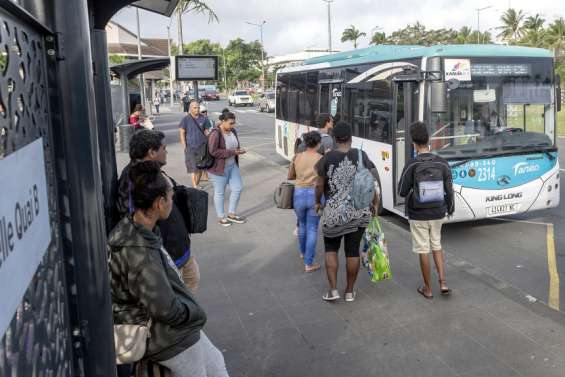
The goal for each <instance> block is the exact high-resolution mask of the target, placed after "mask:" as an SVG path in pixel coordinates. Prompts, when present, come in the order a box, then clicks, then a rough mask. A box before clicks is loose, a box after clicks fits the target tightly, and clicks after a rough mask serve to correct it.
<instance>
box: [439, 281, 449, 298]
mask: <svg viewBox="0 0 565 377" xmlns="http://www.w3.org/2000/svg"><path fill="white" fill-rule="evenodd" d="M442 284H445V280H443V281H442V280H440V281H439V286H440V291H441V295H442V296H449V295H450V294H451V289H449V288H447V289H444V288H441V285H442Z"/></svg>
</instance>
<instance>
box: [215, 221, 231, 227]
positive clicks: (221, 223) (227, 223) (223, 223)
mask: <svg viewBox="0 0 565 377" xmlns="http://www.w3.org/2000/svg"><path fill="white" fill-rule="evenodd" d="M218 223H219V224H220V225H221V226H225V227H228V226H231V222H229V221H228V220H226V219H221V220H220V221H218Z"/></svg>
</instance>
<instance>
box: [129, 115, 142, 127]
mask: <svg viewBox="0 0 565 377" xmlns="http://www.w3.org/2000/svg"><path fill="white" fill-rule="evenodd" d="M129 124H133V127H134V128H141V124H139V115H135V114H131V115H130V116H129Z"/></svg>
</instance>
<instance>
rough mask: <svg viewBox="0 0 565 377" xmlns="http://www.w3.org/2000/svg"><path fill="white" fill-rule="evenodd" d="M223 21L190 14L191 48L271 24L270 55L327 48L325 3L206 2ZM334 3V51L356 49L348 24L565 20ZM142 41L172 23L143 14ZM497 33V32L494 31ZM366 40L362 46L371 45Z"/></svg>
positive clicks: (563, 9)
mask: <svg viewBox="0 0 565 377" xmlns="http://www.w3.org/2000/svg"><path fill="white" fill-rule="evenodd" d="M206 2H207V3H208V4H209V5H210V7H212V9H214V11H215V12H216V13H217V14H218V17H219V19H220V22H219V23H212V24H208V22H207V21H208V19H207V17H206V16H203V15H198V14H196V15H185V16H184V19H183V24H184V29H183V30H184V40H185V43H186V42H188V41H191V40H195V39H201V38H206V39H210V40H212V41H216V42H219V43H221V44H222V45H225V44H226V43H227V42H228V41H229V40H231V39H234V38H237V37H240V38H243V39H244V40H247V41H252V40H256V39H259V28H257V27H254V26H250V25H247V24H246V23H245V21H250V22H254V23H260V22H261V21H263V20H265V21H267V23H266V24H265V26H264V35H263V38H264V43H265V49H266V51H267V52H268V53H269V55H270V56H275V55H280V54H286V53H292V52H298V51H302V50H304V49H306V48H315V47H319V48H327V44H328V42H327V41H328V32H327V7H326V3H325V2H323V1H322V0H206ZM400 3H401V2H400V1H398V0H396V1H395V0H392V1H391V0H384V1H383V0H334V3H333V4H332V33H333V35H332V40H333V44H334V48H337V49H342V50H347V49H351V48H352V45H351V43H346V44H343V43H341V42H340V39H341V33H342V31H343V29H344V28H345V27H347V26H348V25H351V24H353V25H355V26H356V27H357V28H359V29H360V30H361V31H364V32H366V33H367V35H368V36H369V35H371V33H372V31H373V30H374V29H375V27H379V28H380V30H382V31H385V32H386V33H387V34H388V33H390V32H392V31H394V30H397V29H399V28H402V27H404V26H405V25H407V24H408V23H415V22H416V21H420V22H421V23H423V24H425V25H426V27H428V28H442V27H446V28H455V29H458V28H460V27H461V26H465V25H467V26H472V27H473V28H476V25H477V12H476V11H475V9H477V8H482V7H486V6H489V5H492V8H490V9H487V10H484V11H482V12H481V23H480V24H481V30H482V31H485V30H488V29H490V28H494V27H496V26H498V25H499V19H500V16H501V14H502V12H503V11H504V10H505V9H507V8H508V7H509V6H512V7H514V8H517V9H522V10H523V11H524V12H525V13H526V14H527V15H533V14H536V13H540V14H541V15H542V16H543V17H544V18H545V19H547V20H553V19H555V18H557V17H565V1H563V0H537V1H531V0H403V1H402V4H403V7H402V8H399V7H398V4H400ZM140 19H141V36H142V38H151V37H153V38H158V37H162V38H166V37H167V25H168V24H169V19H168V18H165V17H162V16H159V15H156V14H153V13H150V12H146V11H141V12H140ZM114 20H115V21H117V22H119V23H121V24H122V25H124V26H125V27H127V28H128V29H130V30H131V31H133V32H135V30H136V24H135V10H134V9H133V8H125V9H123V10H122V11H120V13H119V14H118V15H117V16H116V17H115V18H114ZM176 30H177V27H176V20H174V21H173V22H172V27H171V36H172V38H173V39H174V40H176V38H177V37H176V36H177V32H176ZM494 33H496V31H494ZM369 40H370V38H368V37H367V38H363V39H361V40H360V42H359V47H365V46H367V45H368V43H369Z"/></svg>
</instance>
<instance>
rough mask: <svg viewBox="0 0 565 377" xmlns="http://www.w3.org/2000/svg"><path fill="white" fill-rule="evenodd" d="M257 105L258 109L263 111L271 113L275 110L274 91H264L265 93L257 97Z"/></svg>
mask: <svg viewBox="0 0 565 377" xmlns="http://www.w3.org/2000/svg"><path fill="white" fill-rule="evenodd" d="M257 105H258V106H259V111H260V112H263V111H266V112H268V113H272V112H274V111H275V92H266V93H265V94H262V95H261V98H259V102H258V103H257Z"/></svg>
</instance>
